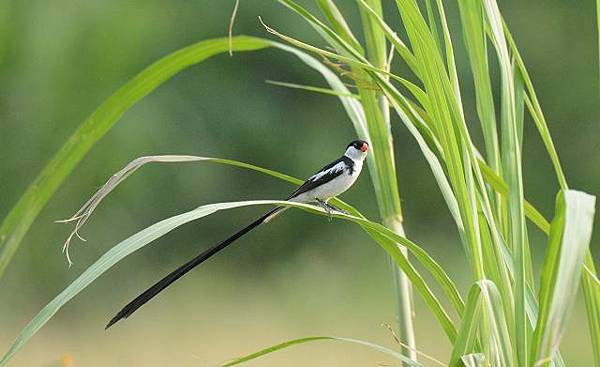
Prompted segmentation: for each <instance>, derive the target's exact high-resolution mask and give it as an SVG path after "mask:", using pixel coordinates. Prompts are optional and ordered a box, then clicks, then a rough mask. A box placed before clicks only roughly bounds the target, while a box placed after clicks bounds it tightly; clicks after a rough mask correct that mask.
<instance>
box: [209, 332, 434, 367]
mask: <svg viewBox="0 0 600 367" xmlns="http://www.w3.org/2000/svg"><path fill="white" fill-rule="evenodd" d="M314 341H340V342H346V343H353V344H358V345H363V346H366V347H368V348H371V349H373V350H376V351H378V352H381V353H385V354H387V355H389V356H392V357H394V358H396V359H398V360H400V361H402V362H404V363H406V365H407V366H413V367H423V365H422V364H420V363H418V362H415V361H412V360H411V359H410V358H408V357H405V356H404V355H402V354H400V353H398V352H396V351H393V350H391V349H388V348H386V347H383V346H381V345H378V344H374V343H371V342H367V341H364V340H358V339H350V338H340V337H335V336H312V337H306V338H300V339H293V340H289V341H287V342H283V343H280V344H276V345H273V346H271V347H268V348H265V349H262V350H259V351H258V352H255V353H252V354H248V355H246V356H243V357H240V358H237V359H234V360H233V361H230V362H227V363H224V364H222V365H221V367H231V366H236V365H238V364H242V363H244V362H248V361H251V360H253V359H256V358H259V357H262V356H265V355H267V354H270V353H273V352H277V351H279V350H281V349H285V348H288V347H291V346H294V345H298V344H304V343H310V342H314Z"/></svg>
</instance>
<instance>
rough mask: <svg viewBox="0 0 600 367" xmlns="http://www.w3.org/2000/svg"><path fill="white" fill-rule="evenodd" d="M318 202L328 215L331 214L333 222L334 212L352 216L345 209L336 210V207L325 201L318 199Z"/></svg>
mask: <svg viewBox="0 0 600 367" xmlns="http://www.w3.org/2000/svg"><path fill="white" fill-rule="evenodd" d="M317 202H318V203H319V206H320V207H322V208H323V209H325V210H326V211H327V214H329V220H330V221H331V215H332V214H333V212H338V213H342V214H346V215H349V214H350V213H348V212H347V211H345V210H344V209H340V208H336V207H335V206H333V205H331V204H329V203H328V202H327V201H325V200H320V199H317Z"/></svg>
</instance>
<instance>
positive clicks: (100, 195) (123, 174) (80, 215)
mask: <svg viewBox="0 0 600 367" xmlns="http://www.w3.org/2000/svg"><path fill="white" fill-rule="evenodd" d="M184 162H212V163H218V164H226V165H231V166H236V167H241V168H246V169H250V170H254V171H258V172H261V173H264V174H266V175H269V176H272V177H276V178H279V179H281V180H284V181H287V182H291V183H293V184H296V185H300V184H302V182H303V181H302V180H300V179H297V178H295V177H291V176H288V175H286V174H283V173H279V172H276V171H273V170H270V169H266V168H262V167H258V166H255V165H253V164H249V163H244V162H240V161H234V160H231V159H223V158H211V157H200V156H192V155H155V156H145V157H140V158H137V159H134V160H133V161H131V162H129V163H128V164H127V165H126V166H125V167H123V168H122V169H121V170H120V171H119V172H117V173H115V174H114V175H112V176H111V177H110V179H109V180H108V181H107V182H106V183H105V184H104V185H102V187H101V188H100V189H98V191H96V192H95V193H94V195H92V197H91V198H90V199H89V200H88V201H87V202H86V203H85V204H83V206H82V207H81V208H80V209H79V210H78V211H77V212H76V213H75V214H73V215H72V216H71V217H70V218H69V219H65V220H60V221H58V222H61V223H70V222H75V228H74V229H73V231H72V232H71V234H70V235H69V236H68V237H67V239H66V241H65V244H64V247H63V251H64V252H65V253H66V256H67V258H70V256H69V244H70V242H71V240H72V239H73V237H74V236H77V237H79V238H81V236H80V235H79V233H78V232H79V230H80V229H81V228H82V227H83V225H85V223H86V222H87V221H88V219H89V218H90V217H91V215H92V214H93V213H94V210H96V208H97V207H98V205H99V204H100V203H101V202H102V200H104V198H106V196H108V194H110V193H111V192H112V191H113V190H114V189H115V188H116V187H117V186H118V185H119V184H121V183H122V182H123V181H125V179H127V178H128V177H129V176H131V175H132V174H133V173H135V171H137V170H138V169H140V168H141V167H142V166H144V165H146V164H148V163H184ZM332 203H334V204H336V205H339V207H340V208H342V209H344V210H346V211H349V212H350V213H351V214H353V215H357V216H360V214H359V213H358V211H357V210H356V209H354V208H352V207H351V206H350V205H348V204H346V203H344V202H343V201H341V200H340V199H337V198H333V199H332Z"/></svg>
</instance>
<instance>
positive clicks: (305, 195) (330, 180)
mask: <svg viewBox="0 0 600 367" xmlns="http://www.w3.org/2000/svg"><path fill="white" fill-rule="evenodd" d="M368 149H369V144H368V143H367V142H365V141H363V140H355V141H353V142H351V143H350V144H348V146H347V147H346V151H345V152H344V155H342V156H341V157H340V158H338V159H336V160H335V161H333V162H331V163H330V164H328V165H326V166H325V167H323V168H321V169H320V170H319V171H318V172H317V173H315V174H314V175H312V176H310V177H309V178H308V179H307V180H306V181H305V182H304V183H303V184H302V185H301V186H300V187H298V188H297V189H296V190H295V191H294V192H293V193H292V194H291V195H290V196H289V197H288V198H287V200H289V201H293V202H298V203H306V204H308V203H317V204H319V205H320V206H322V207H323V208H325V209H326V210H327V211H328V212H331V211H332V210H337V209H336V208H334V207H332V206H330V205H329V204H327V201H328V200H329V199H331V198H332V197H335V196H337V195H340V194H341V193H343V192H344V191H346V190H348V189H349V188H350V187H351V186H352V185H353V184H354V182H355V181H356V179H357V178H358V176H359V175H360V172H361V170H362V166H363V162H364V160H365V158H366V156H367V151H368ZM285 209H287V207H277V208H274V209H272V210H270V211H269V212H267V213H266V214H264V215H262V216H261V217H260V218H258V219H256V220H255V221H254V222H252V223H250V224H249V225H247V226H246V227H244V228H242V229H241V230H239V231H238V232H236V233H235V234H233V235H232V236H230V237H229V238H227V239H226V240H224V241H223V242H221V243H219V244H217V245H215V246H213V247H211V248H210V249H208V250H206V251H204V252H202V253H201V254H199V255H198V256H196V257H195V258H193V259H191V260H190V261H188V262H187V263H185V264H183V265H182V266H180V267H179V268H177V269H176V270H174V271H173V272H171V273H170V274H168V275H167V276H166V277H164V278H163V279H161V280H159V281H158V282H157V283H155V284H154V285H153V286H152V287H150V288H148V289H147V290H146V291H145V292H144V293H142V294H140V295H139V296H138V297H137V298H135V299H134V300H133V301H131V302H130V303H129V304H127V305H126V306H125V307H123V309H122V310H121V311H119V312H118V313H117V314H116V315H115V317H113V318H112V319H111V320H110V322H109V323H108V325H106V329H108V328H109V327H111V326H112V325H114V324H115V323H116V322H118V321H119V320H121V319H126V318H127V317H129V316H131V314H133V313H134V312H135V311H136V310H137V309H139V308H140V307H141V306H143V305H144V304H145V303H146V302H148V301H149V300H150V299H152V298H153V297H154V296H156V295H157V294H158V293H160V292H161V291H162V290H163V289H165V288H167V287H168V286H169V285H171V284H172V283H173V282H175V281H176V280H177V279H179V278H181V277H182V276H183V275H185V274H186V273H188V272H189V271H190V270H192V269H193V268H195V267H196V266H198V265H200V264H201V263H203V262H204V261H206V260H208V259H209V258H210V257H212V256H213V255H215V254H216V253H217V252H219V251H221V250H222V249H224V248H225V247H227V246H229V245H230V244H231V243H233V242H234V241H235V240H237V239H238V238H240V237H242V236H243V235H245V234H246V233H248V232H250V231H251V230H252V229H254V228H256V227H258V226H259V225H261V224H263V223H266V222H268V221H270V220H272V219H273V218H275V217H276V216H277V215H279V214H281V213H282V212H283V211H284V210H285Z"/></svg>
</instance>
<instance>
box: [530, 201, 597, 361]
mask: <svg viewBox="0 0 600 367" xmlns="http://www.w3.org/2000/svg"><path fill="white" fill-rule="evenodd" d="M595 201H596V198H595V197H594V196H591V195H588V194H586V193H583V192H580V191H574V190H563V191H561V192H559V194H558V195H557V199H556V214H555V217H554V220H553V221H552V227H551V231H550V237H549V238H548V247H547V250H546V255H545V257H544V265H543V267H542V272H541V274H542V277H541V283H540V295H539V298H540V315H539V318H538V322H537V325H536V328H535V334H534V338H533V340H532V344H531V361H532V365H533V366H535V367H539V366H542V367H543V366H550V365H551V361H552V358H553V357H554V354H555V353H556V352H557V351H558V346H559V344H560V339H561V336H562V334H563V332H564V329H565V326H566V322H567V319H568V316H569V313H570V310H571V308H572V306H573V304H574V301H575V296H576V295H577V289H578V284H579V280H580V278H581V273H582V269H583V264H584V259H585V254H586V252H587V250H588V247H589V243H590V238H591V235H592V227H593V221H594V208H595Z"/></svg>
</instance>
